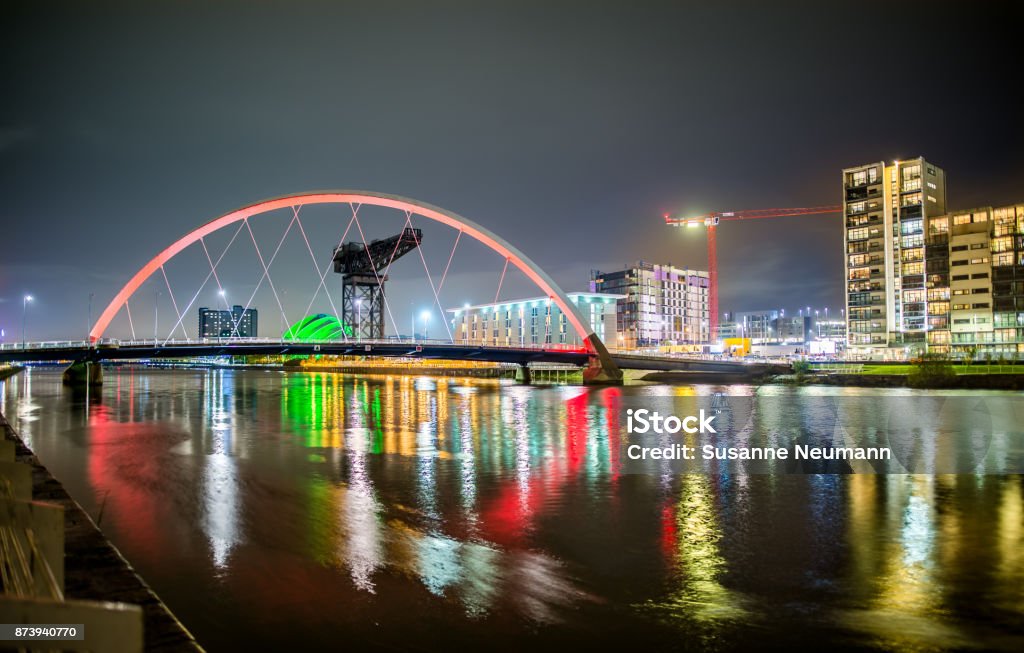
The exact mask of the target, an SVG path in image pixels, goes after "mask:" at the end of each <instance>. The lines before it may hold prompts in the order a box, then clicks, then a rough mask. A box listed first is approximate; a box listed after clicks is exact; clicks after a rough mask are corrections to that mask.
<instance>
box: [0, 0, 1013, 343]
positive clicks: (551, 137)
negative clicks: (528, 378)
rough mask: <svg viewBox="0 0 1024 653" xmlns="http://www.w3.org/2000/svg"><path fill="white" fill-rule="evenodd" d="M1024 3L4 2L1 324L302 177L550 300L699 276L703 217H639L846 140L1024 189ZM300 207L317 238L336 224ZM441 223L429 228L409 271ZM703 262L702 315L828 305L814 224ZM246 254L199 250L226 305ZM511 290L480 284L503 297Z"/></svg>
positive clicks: (828, 283) (780, 195) (1003, 194)
mask: <svg viewBox="0 0 1024 653" xmlns="http://www.w3.org/2000/svg"><path fill="white" fill-rule="evenodd" d="M86 5H88V6H86ZM210 5H215V6H210ZM712 5H713V6H712ZM1022 7H1024V4H1022V3H1020V2H1010V3H999V2H961V3H943V2H904V1H900V2H893V1H890V2H884V3H873V2H852V3H832V2H813V3H805V4H797V3H788V2H782V3H761V2H759V3H721V2H716V3H703V2H702V3H693V4H692V5H691V4H689V3H682V2H674V3H654V2H628V3H627V2H622V3H616V4H602V3H597V2H593V1H588V2H565V1H562V2H523V1H518V2H508V3H492V2H464V3H451V2H424V1H422V0H421V1H418V2H366V3H347V2H335V3H314V2H281V3H267V2H244V3H241V2H239V3H234V2H217V3H200V2H173V3H158V2H145V3H123V4H113V3H103V2H93V3H81V2H73V3H70V2H69V3H61V2H46V3H20V5H19V6H18V7H17V8H15V7H14V6H13V5H12V4H10V3H5V5H4V9H3V17H2V20H0V32H2V42H0V51H2V53H3V55H2V62H3V64H2V76H3V96H2V97H3V102H0V197H2V203H0V216H2V232H0V233H2V240H0V242H2V249H0V254H2V255H0V328H3V329H4V330H5V331H6V338H5V341H7V342H9V341H13V340H17V339H19V338H20V329H21V318H22V297H23V295H25V294H26V293H31V294H32V295H33V296H34V297H35V298H36V301H35V302H34V304H33V305H31V306H30V308H29V312H28V329H27V330H28V338H29V339H30V340H38V339H57V338H69V337H72V338H80V337H82V336H84V333H85V330H86V329H85V325H86V322H87V311H88V301H89V294H90V293H93V294H94V296H95V299H94V308H93V317H94V318H95V316H96V315H97V314H98V313H99V311H100V309H101V308H102V306H103V305H105V304H106V303H107V302H108V301H109V300H110V299H111V298H112V297H113V296H114V294H115V293H116V292H117V290H118V289H119V287H120V286H121V285H122V284H123V283H124V282H125V281H127V279H128V278H129V277H130V276H131V274H133V273H134V272H135V270H137V269H138V268H139V267H140V266H141V265H142V264H144V263H145V262H146V261H147V260H148V259H149V258H150V257H152V256H153V255H154V254H156V253H157V252H158V251H159V250H160V249H162V248H163V247H165V246H166V245H168V244H170V243H171V242H172V241H173V240H174V239H176V238H177V237H179V236H181V235H182V234H184V233H185V232H187V231H189V230H190V229H192V228H194V227H196V226H198V225H199V224H201V223H202V222H205V221H206V220H209V219H211V218H213V217H216V216H217V215H220V214H222V213H225V212H227V211H229V210H231V209H233V208H236V207H238V206H241V205H244V204H248V203H251V202H253V201H256V200H259V199H262V198H266V197H271V196H275V195H282V194H287V193H292V192H298V191H305V190H314V189H338V188H349V189H367V190H377V191H382V192H388V193H395V194H399V195H404V196H408V197H413V198H417V199H420V200H423V201H425V202H429V203H431V204H435V205H438V206H442V207H445V208H447V209H450V210H452V211H455V212H457V213H459V214H462V215H464V216H467V217H469V218H471V219H473V220H476V221H477V222H479V223H481V224H483V225H484V226H487V227H489V228H490V229H492V230H493V231H495V232H497V233H498V234H500V235H502V236H504V237H505V238H507V239H508V240H509V241H510V242H512V243H513V244H514V245H516V246H518V247H519V248H520V249H521V250H523V251H524V252H525V253H526V254H527V255H529V256H530V257H532V258H533V259H534V260H535V261H536V262H537V263H539V264H540V265H541V266H542V267H543V268H544V269H545V270H547V271H548V272H549V273H550V274H551V275H552V276H553V277H554V278H555V280H556V281H557V282H559V283H560V284H561V285H562V287H563V288H564V289H565V290H567V291H572V290H583V289H585V288H586V285H587V281H588V278H589V272H590V270H591V269H614V268H617V267H621V266H622V265H623V264H625V263H627V262H630V261H635V260H637V259H641V258H642V259H645V260H648V261H653V262H664V263H672V264H675V265H681V266H690V267H697V268H703V267H704V266H705V243H704V239H703V237H702V235H701V234H700V233H699V232H697V231H696V230H689V231H687V230H674V229H669V228H667V227H665V226H663V224H662V221H661V217H660V216H661V214H662V213H663V212H666V211H672V212H682V213H702V212H706V211H712V210H723V211H724V210H734V209H754V208H768V207H782V206H814V205H824V204H838V203H839V202H840V201H841V197H840V192H841V186H840V183H841V178H840V170H841V169H842V168H843V167H847V166H851V165H857V164H861V163H867V162H871V161H879V160H883V159H885V160H892V159H897V158H902V157H912V156H918V155H923V156H925V157H926V158H928V159H929V160H930V161H932V162H933V163H935V164H937V165H939V166H940V167H942V168H944V169H945V171H946V174H947V179H948V186H949V192H948V201H949V206H950V207H951V208H966V207H972V206H980V205H999V204H1006V203H1011V202H1020V201H1024V156H1022V154H1024V148H1022V145H1024V138H1022V136H1024V129H1022V127H1021V120H1020V115H1021V105H1020V101H1019V99H1017V98H1016V96H1015V90H1016V91H1019V87H1020V84H1021V77H1022V75H1021V49H1020V48H1021V46H1020V26H1021V24H1022V19H1024V11H1022ZM309 216H310V217H309V219H310V221H311V222H313V221H314V220H320V221H321V222H322V229H323V231H322V233H323V236H322V237H321V236H317V237H315V238H314V245H315V246H314V249H315V250H316V251H317V255H318V256H321V257H322V256H323V255H325V254H326V255H327V256H328V257H329V254H330V249H331V247H332V246H333V245H334V244H336V243H334V242H330V241H331V240H332V238H337V237H338V236H339V235H340V232H339V233H335V231H337V225H338V221H339V220H340V222H341V225H342V227H344V224H345V218H346V217H347V216H345V215H344V211H343V210H341V209H340V208H337V207H336V209H335V213H331V212H330V211H328V210H326V209H325V210H324V211H321V212H320V213H319V214H318V213H317V212H316V211H310V213H309ZM287 217H290V215H289V216H285V217H284V219H282V217H281V216H278V217H277V221H276V222H275V221H274V220H273V219H269V218H270V216H268V220H267V221H266V222H265V223H261V225H260V226H259V229H263V233H260V234H259V235H260V236H263V237H265V238H266V239H267V241H275V242H276V238H278V237H279V236H280V234H281V232H282V230H283V229H284V227H285V226H286V225H287V222H288V220H287ZM393 217H394V216H392V218H393ZM402 219H404V218H402ZM367 220H370V218H369V217H368V218H367ZM417 226H418V225H417ZM254 227H255V224H254ZM400 227H401V220H398V221H397V222H395V223H393V224H385V223H384V222H381V223H380V224H376V225H375V226H374V227H373V228H372V229H370V231H373V233H372V234H370V233H368V234H367V237H371V235H374V236H381V235H386V233H387V232H394V231H395V230H397V229H398V228H400ZM275 229H276V232H275ZM311 229H312V227H311ZM374 229H376V231H374ZM275 234H276V236H275ZM332 234H334V235H332ZM453 238H454V235H453V234H451V233H445V232H444V231H443V230H433V231H428V234H427V240H425V244H424V247H425V253H426V254H427V255H428V257H429V258H428V263H429V266H430V267H431V269H432V271H434V270H437V268H438V266H439V267H440V268H443V267H444V259H446V258H447V255H448V252H449V251H450V249H451V245H452V240H453ZM427 241H429V242H427ZM224 242H226V241H224ZM428 244H429V245H430V248H429V251H428V250H427V245H428ZM249 245H250V248H251V243H250V244H249ZM262 246H263V245H262V244H261V247H262ZM269 246H270V247H271V248H273V242H271V244H270V245H269ZM288 247H291V245H289V246H288ZM460 247H461V245H460ZM288 251H289V254H288V255H287V256H286V255H284V254H282V259H281V261H280V262H278V263H277V264H276V265H279V266H280V267H279V268H278V267H276V266H275V267H274V271H273V273H272V276H273V279H274V281H275V284H277V285H278V286H279V287H280V288H281V289H282V290H283V289H284V288H286V287H287V288H294V290H290V291H289V292H290V293H291V294H289V295H287V299H286V300H285V309H286V313H288V317H289V318H291V316H292V315H295V318H296V319H297V318H298V317H300V315H299V314H300V313H301V312H302V311H303V310H305V309H306V304H305V301H304V300H301V299H299V298H298V295H300V294H302V293H303V292H306V291H304V290H302V285H303V284H306V283H308V282H309V278H310V265H311V263H310V260H309V254H308V253H305V250H304V249H301V248H298V247H296V248H292V249H290V250H288ZM289 256H290V257H291V258H288V257H289ZM302 256H305V260H304V261H303V259H302ZM438 261H440V262H439V263H438ZM719 261H720V278H721V308H722V310H723V311H733V310H754V309H765V308H779V307H786V308H790V309H792V310H794V311H795V309H796V308H797V307H799V306H805V305H811V306H815V307H824V306H831V307H832V308H833V309H834V310H836V309H838V308H839V307H840V306H841V305H842V266H843V262H842V228H841V222H840V219H839V217H838V216H837V215H830V216H818V217H794V218H779V219H770V220H760V221H751V222H742V223H728V224H724V225H723V226H722V227H721V229H720V230H719ZM401 263H402V265H401V266H396V270H395V272H394V274H393V276H392V282H391V283H392V285H393V294H392V298H393V303H394V304H395V316H394V317H395V319H396V321H397V322H398V323H399V325H400V326H401V325H408V324H409V316H410V311H413V312H417V311H419V310H420V306H421V305H423V306H426V307H428V308H429V307H430V305H431V303H432V299H431V298H429V295H428V294H427V293H429V288H427V289H426V290H424V288H426V286H423V283H419V285H417V282H416V281H415V279H414V277H415V273H416V272H417V269H418V270H419V271H420V273H422V265H420V261H419V259H418V257H417V258H415V259H413V258H408V259H406V260H403V261H402V262H401ZM193 264H194V265H193ZM183 265H184V269H182V270H177V271H171V270H170V266H168V268H169V274H172V281H177V282H178V283H180V284H182V287H181V288H180V289H179V288H177V287H176V288H175V289H174V292H175V293H176V294H177V295H180V296H179V301H181V300H182V297H184V300H186V301H182V303H183V304H184V303H187V299H189V298H190V296H191V295H192V294H193V293H194V292H195V291H196V289H197V285H196V286H193V287H191V288H186V287H185V286H187V285H188V283H190V282H191V281H194V279H193V278H192V277H194V275H195V274H197V273H202V272H203V270H202V262H200V263H194V262H193V263H192V264H190V263H187V261H186V262H185V263H183ZM246 265H249V264H246V263H244V262H243V261H242V260H241V258H240V259H239V260H238V261H237V262H233V263H230V264H225V268H224V271H225V276H229V277H230V274H228V273H229V272H231V273H234V274H235V275H236V279H235V280H234V281H232V282H230V284H231V289H230V292H231V296H232V298H233V299H234V298H237V297H242V298H243V300H244V299H246V298H248V296H249V294H250V291H251V290H252V289H253V288H254V284H255V280H256V279H258V276H259V275H258V274H257V275H256V279H253V278H252V277H251V275H250V276H249V277H247V274H248V273H249V272H251V271H252V268H251V267H249V268H247V267H246ZM194 266H198V267H194ZM302 266H305V267H302ZM190 268H192V269H190ZM300 268H301V274H300ZM399 268H400V269H399ZM501 268H502V265H501V261H500V260H494V259H493V258H492V259H488V258H487V256H486V255H485V254H484V253H483V252H480V251H473V250H472V248H467V250H466V258H465V259H464V260H462V259H460V260H459V264H457V265H456V266H454V267H453V270H452V280H451V284H450V286H449V287H450V294H446V295H445V297H444V303H445V304H446V305H449V306H454V305H459V304H461V303H462V301H463V300H465V301H474V302H476V301H490V300H491V299H493V293H494V292H495V288H496V285H497V282H498V277H499V275H500V272H501ZM439 273H440V272H439V271H438V272H437V274H439ZM174 275H177V276H174ZM190 275H192V276H190ZM302 275H306V276H305V277H303V276H302ZM198 279H199V281H200V282H201V281H202V277H201V275H200V277H198ZM279 279H280V280H279ZM327 281H328V283H330V282H332V281H333V282H334V283H335V286H334V287H336V285H337V277H336V276H335V277H334V278H333V279H332V278H331V277H328V279H327ZM520 281H521V280H518V281H517V280H516V279H512V278H510V279H509V281H508V282H507V283H508V286H507V288H506V289H505V291H503V293H502V297H512V296H516V295H528V294H530V293H531V292H532V291H531V290H529V289H526V288H525V287H523V286H522V284H521V283H520ZM160 283H161V284H162V283H163V280H162V279H160ZM225 285H228V283H227V282H226V284H225ZM315 287H316V279H314V280H313V281H312V285H308V292H307V295H306V296H308V294H309V293H311V292H312V289H313V288H315ZM158 290H159V288H158V287H157V286H152V285H151V286H149V287H147V288H146V289H145V291H144V292H142V291H140V295H142V296H141V297H140V298H138V299H136V300H133V301H135V302H136V303H135V304H133V308H134V310H135V311H136V316H135V317H136V321H137V322H138V323H139V324H137V325H136V326H137V327H139V328H140V330H149V331H152V329H153V326H154V325H153V320H158V319H161V318H159V317H157V316H153V317H150V314H151V313H157V312H158V311H162V312H163V315H165V316H170V315H171V314H172V312H173V308H171V306H170V304H169V303H168V304H167V305H166V306H164V305H163V304H159V305H158V307H157V306H154V305H153V303H154V302H160V301H165V302H166V301H167V300H166V299H164V300H161V299H160V296H158V295H156V292H157V291H158ZM487 295H490V296H487ZM215 301H216V298H215V297H212V296H211V289H210V288H209V287H208V288H207V289H205V290H204V291H203V293H202V294H200V296H199V297H198V298H197V302H196V304H195V305H194V306H193V308H192V309H191V311H192V312H191V313H190V314H188V315H186V318H185V320H184V321H185V322H186V324H187V325H188V327H189V328H191V329H192V330H193V331H192V333H193V334H194V328H195V327H194V323H195V317H194V311H195V308H197V307H198V305H208V304H210V303H215ZM274 302H275V300H274V298H273V297H272V296H268V295H267V294H266V289H263V290H261V291H260V292H258V293H257V296H256V298H255V301H254V305H256V306H257V308H259V309H260V312H261V322H262V324H263V325H264V327H265V329H263V330H262V331H261V334H263V335H272V333H271V332H273V331H274V330H275V329H276V328H277V326H278V319H277V318H276V317H275V315H276V314H277V313H275V311H277V305H276V303H274ZM232 303H234V301H232ZM239 303H242V302H239ZM319 305H320V304H317V306H319ZM154 309H156V310H154ZM143 315H144V316H145V317H142V316H143ZM162 319H167V318H166V317H165V318H162ZM147 320H148V322H147ZM283 321H284V318H281V319H280V322H283ZM144 325H148V326H144ZM170 326H171V325H170V323H168V324H166V327H168V328H169V327H170ZM127 328H128V327H127V325H126V323H125V322H123V321H120V322H118V323H117V328H116V329H114V328H113V327H112V332H111V333H110V334H109V335H115V336H116V335H126V334H125V329H127ZM388 328H389V331H392V330H393V329H392V328H391V322H390V321H389V327H388ZM433 328H438V329H440V327H439V326H436V327H433ZM115 331H116V332H115ZM431 335H434V333H433V332H432V334H431ZM437 335H441V334H437Z"/></svg>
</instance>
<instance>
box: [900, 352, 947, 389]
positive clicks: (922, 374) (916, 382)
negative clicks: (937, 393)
mask: <svg viewBox="0 0 1024 653" xmlns="http://www.w3.org/2000/svg"><path fill="white" fill-rule="evenodd" d="M956 376H957V374H956V371H955V370H954V369H953V365H952V363H950V362H949V360H947V359H946V358H945V357H943V356H939V355H935V354H925V355H924V356H922V357H921V358H920V359H918V360H917V361H916V362H915V363H914V364H913V366H912V369H911V370H910V373H909V374H907V385H908V386H910V387H911V388H948V387H950V386H952V385H953V384H955V383H956Z"/></svg>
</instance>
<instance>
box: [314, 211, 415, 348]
mask: <svg viewBox="0 0 1024 653" xmlns="http://www.w3.org/2000/svg"><path fill="white" fill-rule="evenodd" d="M422 241H423V232H422V231H421V230H420V229H413V228H411V227H406V228H405V229H403V230H402V233H401V234H398V235H397V236H391V237H390V238H382V239H380V240H374V241H372V242H370V243H367V244H364V243H362V242H349V243H345V244H344V245H342V246H341V247H338V248H337V249H335V250H334V271H335V272H337V273H338V274H340V275H342V281H341V319H342V322H343V323H344V324H348V325H351V326H352V327H353V329H352V331H353V336H354V337H356V338H359V339H363V338H366V339H369V340H375V339H381V338H383V337H384V282H385V281H387V277H386V276H385V275H384V271H385V270H386V269H387V268H388V266H389V265H390V264H391V263H394V262H395V261H397V260H398V259H399V258H401V257H402V256H404V255H405V254H408V253H409V252H411V251H412V250H414V249H416V248H417V247H419V244H420V243H421V242H422Z"/></svg>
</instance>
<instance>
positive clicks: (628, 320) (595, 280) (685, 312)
mask: <svg viewBox="0 0 1024 653" xmlns="http://www.w3.org/2000/svg"><path fill="white" fill-rule="evenodd" d="M590 289H591V291H593V292H603V293H612V294H618V295H625V298H624V299H621V300H619V302H618V315H617V319H616V322H617V328H616V330H617V332H618V335H619V340H620V342H619V343H616V344H617V345H618V346H621V347H626V348H636V347H653V346H657V345H662V344H672V345H699V344H704V343H708V342H710V341H711V333H710V326H709V318H710V313H709V310H710V307H709V305H708V273H707V271H706V270H690V269H684V268H676V267H673V266H671V265H654V264H651V263H645V262H644V261H640V262H638V263H637V264H636V265H635V266H633V267H631V268H626V269H624V270H618V271H615V272H599V271H595V272H594V273H593V275H592V277H591V281H590Z"/></svg>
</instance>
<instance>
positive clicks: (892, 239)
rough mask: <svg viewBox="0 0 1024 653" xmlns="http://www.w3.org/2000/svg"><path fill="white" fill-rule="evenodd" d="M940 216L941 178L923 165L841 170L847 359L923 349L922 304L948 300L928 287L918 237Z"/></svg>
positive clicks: (915, 162)
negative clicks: (931, 220)
mask: <svg viewBox="0 0 1024 653" xmlns="http://www.w3.org/2000/svg"><path fill="white" fill-rule="evenodd" d="M945 213H946V179H945V173H944V172H943V171H942V169H940V168H939V167H938V166H935V165H934V164H931V163H928V162H927V161H925V159H924V158H922V157H918V158H916V159H911V160H909V161H894V162H892V164H886V163H885V162H883V161H879V162H878V163H871V164H867V165H863V166H857V167H854V168H847V169H845V170H843V217H844V220H845V229H844V238H843V244H844V248H845V253H846V258H845V272H846V315H847V331H848V338H849V355H850V356H851V357H864V358H886V357H891V356H893V355H895V354H896V352H897V351H898V350H897V349H896V348H897V347H899V348H903V350H904V351H906V350H907V349H915V350H916V349H922V350H923V349H924V348H925V347H926V341H927V332H928V324H929V322H928V315H929V313H928V303H929V302H937V303H940V304H941V302H943V301H948V299H949V297H948V296H946V295H947V294H948V293H945V292H943V291H941V290H939V289H937V288H936V289H932V288H931V285H933V284H932V283H931V282H930V281H928V280H927V279H928V277H927V275H926V273H925V266H926V262H929V261H927V260H926V259H928V256H927V254H928V247H926V243H925V229H926V227H927V224H928V220H929V219H930V218H932V217H935V216H940V215H943V214H945ZM934 265H937V266H938V267H939V268H941V266H940V265H938V263H935V264H934ZM934 274H936V275H940V276H941V274H942V272H941V271H939V270H938V268H936V272H935V273H934Z"/></svg>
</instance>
